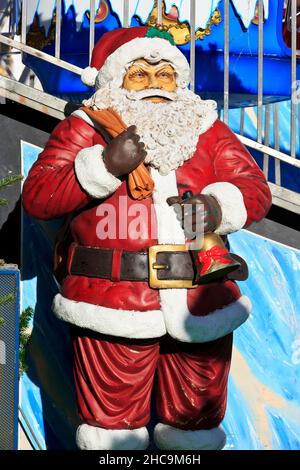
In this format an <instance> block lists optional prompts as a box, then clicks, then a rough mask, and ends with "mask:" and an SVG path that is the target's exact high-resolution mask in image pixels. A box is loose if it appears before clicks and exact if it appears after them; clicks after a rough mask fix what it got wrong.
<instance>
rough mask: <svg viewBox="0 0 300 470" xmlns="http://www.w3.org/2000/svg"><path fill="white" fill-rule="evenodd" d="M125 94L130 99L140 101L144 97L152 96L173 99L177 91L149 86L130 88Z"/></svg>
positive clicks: (175, 97)
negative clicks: (136, 88)
mask: <svg viewBox="0 0 300 470" xmlns="http://www.w3.org/2000/svg"><path fill="white" fill-rule="evenodd" d="M126 96H127V98H128V99H129V100H132V101H140V100H143V99H145V98H153V97H154V96H155V97H156V96H159V97H161V98H167V99H168V100H170V101H175V100H176V99H177V93H174V92H170V91H166V90H161V89H160V88H149V89H146V90H140V91H135V90H130V91H128V92H127V93H126Z"/></svg>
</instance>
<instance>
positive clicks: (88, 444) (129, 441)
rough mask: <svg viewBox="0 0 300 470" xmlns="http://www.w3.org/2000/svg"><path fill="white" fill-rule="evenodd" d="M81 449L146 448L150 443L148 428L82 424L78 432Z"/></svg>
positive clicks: (78, 443)
mask: <svg viewBox="0 0 300 470" xmlns="http://www.w3.org/2000/svg"><path fill="white" fill-rule="evenodd" d="M76 444H77V446H78V448H79V449H81V450H145V449H147V447H148V445H149V434H148V431H147V428H145V427H143V428H138V429H103V428H98V427H96V426H90V425H89V424H81V426H79V427H78V429H77V432H76Z"/></svg>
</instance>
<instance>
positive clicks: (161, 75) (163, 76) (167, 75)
mask: <svg viewBox="0 0 300 470" xmlns="http://www.w3.org/2000/svg"><path fill="white" fill-rule="evenodd" d="M158 76H159V78H171V74H170V73H169V72H167V71H163V72H160V73H159V74H158Z"/></svg>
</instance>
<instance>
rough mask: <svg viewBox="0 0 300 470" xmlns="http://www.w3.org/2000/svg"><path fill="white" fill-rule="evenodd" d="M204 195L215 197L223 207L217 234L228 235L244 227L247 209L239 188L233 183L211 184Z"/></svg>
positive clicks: (205, 189) (204, 190)
mask: <svg viewBox="0 0 300 470" xmlns="http://www.w3.org/2000/svg"><path fill="white" fill-rule="evenodd" d="M202 194H207V195H209V196H213V197H214V198H215V199H216V200H217V201H218V203H219V205H220V206H221V210H222V221H221V224H220V226H219V227H218V229H217V230H216V233H217V234H218V235H227V234H229V233H233V232H237V231H238V230H240V229H241V228H243V227H244V225H245V223H246V220H247V209H246V207H245V204H244V198H243V195H242V193H241V191H240V190H239V188H238V187H237V186H235V185H234V184H232V183H227V182H220V183H213V184H209V185H208V186H206V187H205V188H204V189H203V190H202Z"/></svg>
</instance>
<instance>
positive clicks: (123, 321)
mask: <svg viewBox="0 0 300 470" xmlns="http://www.w3.org/2000/svg"><path fill="white" fill-rule="evenodd" d="M52 309H53V312H54V313H55V315H56V316H57V317H58V318H59V319H60V320H64V321H66V322H69V323H72V324H73V325H77V326H79V327H81V328H88V329H89V330H93V331H96V332H98V333H102V334H107V335H112V336H121V337H123V338H134V339H144V338H159V337H160V336H163V335H165V334H166V328H165V324H164V319H163V315H162V312H161V311H160V310H150V311H147V312H137V311H135V310H117V309H113V308H108V307H102V306H100V305H94V304H90V303H86V302H76V301H75V300H70V299H67V298H66V297H63V296H62V295H61V294H57V295H56V296H55V297H54V300H53V305H52Z"/></svg>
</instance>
